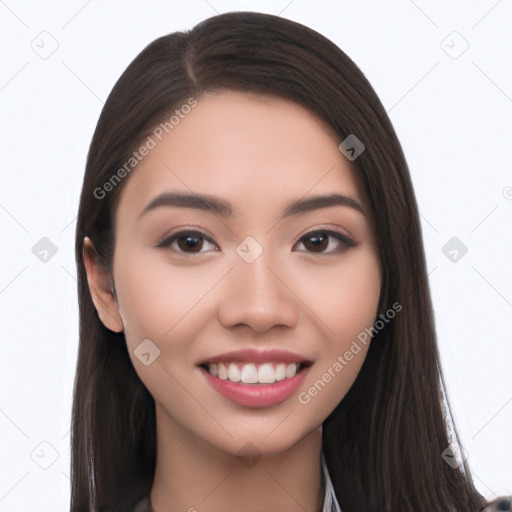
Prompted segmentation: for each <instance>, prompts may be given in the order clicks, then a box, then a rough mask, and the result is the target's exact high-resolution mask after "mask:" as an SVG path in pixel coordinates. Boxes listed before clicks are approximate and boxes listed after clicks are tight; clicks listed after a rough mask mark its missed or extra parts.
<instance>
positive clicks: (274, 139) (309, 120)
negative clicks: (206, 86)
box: [118, 91, 360, 217]
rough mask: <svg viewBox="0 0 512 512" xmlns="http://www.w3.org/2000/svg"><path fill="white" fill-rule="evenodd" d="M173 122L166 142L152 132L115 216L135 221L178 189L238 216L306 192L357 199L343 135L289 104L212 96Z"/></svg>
mask: <svg viewBox="0 0 512 512" xmlns="http://www.w3.org/2000/svg"><path fill="white" fill-rule="evenodd" d="M187 110H188V109H187ZM169 117H170V116H169ZM176 120H178V117H176V118H175V119H174V121H175V124H173V125H172V128H169V126H167V131H168V133H166V131H163V134H160V138H161V140H159V138H158V137H156V136H155V135H154V134H152V135H150V136H151V137H152V139H153V141H154V143H155V144H154V147H153V148H152V149H151V150H150V152H149V154H147V155H146V156H145V157H144V158H143V159H142V161H141V162H140V163H139V164H138V165H137V167H136V168H135V169H134V170H133V171H132V174H131V176H130V177H129V181H128V183H127V184H126V186H125V187H124V190H123V192H122V195H121V200H120V203H119V208H118V216H119V215H123V216H126V215H128V216H132V217H135V216H136V215H137V214H138V213H140V211H141V210H142V209H143V208H144V206H145V205H146V204H147V203H148V202H149V201H150V200H151V199H152V198H153V197H155V196H156V195H158V194H160V193H162V192H165V191H167V190H177V189H179V190H183V191H186V192H189V193H194V192H196V193H204V194H211V195H216V196H220V197H224V198H226V199H227V200H228V201H229V202H231V203H232V204H233V205H234V206H235V209H236V212H237V213H238V214H242V213H243V211H247V212H248V213H249V212H252V213H254V212H255V211H260V212H261V210H262V208H271V207H272V205H274V206H275V207H276V209H278V208H279V207H280V206H281V205H282V204H285V203H288V202H289V201H290V200H293V199H297V198H300V197H303V196H305V195H307V194H322V193H331V192H333V191H335V192H339V193H343V194H346V195H350V196H351V197H354V198H356V199H357V198H360V195H359V194H358V190H357V186H356V182H355V180H354V174H353V173H354V170H353V169H352V168H351V166H350V162H349V161H348V160H347V159H346V158H345V157H344V156H343V155H342V154H341V153H340V151H339V150H338V144H339V143H340V142H341V140H339V137H338V136H337V135H336V134H335V133H334V131H333V130H332V128H331V127H330V126H328V125H327V124H326V123H325V122H324V121H322V120H321V119H320V118H318V117H317V116H316V115H314V114H312V113H311V112H309V111H308V110H307V109H305V108H303V107H301V106H299V105H297V104H296V103H293V102H291V101H289V100H285V99H280V98H274V97H269V96H261V95H254V94H247V93H241V92H233V91H228V92H221V93H216V94H212V93H210V94H208V95H206V96H203V97H201V98H200V99H199V100H198V101H197V105H196V106H195V107H194V108H192V109H190V110H189V113H187V114H182V115H181V116H180V117H179V120H178V122H177V123H176ZM160 132H162V130H160ZM125 214H126V215H125Z"/></svg>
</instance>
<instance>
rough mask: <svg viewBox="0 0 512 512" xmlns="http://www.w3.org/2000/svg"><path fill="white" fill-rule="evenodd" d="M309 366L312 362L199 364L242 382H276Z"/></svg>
mask: <svg viewBox="0 0 512 512" xmlns="http://www.w3.org/2000/svg"><path fill="white" fill-rule="evenodd" d="M309 366H311V363H308V362H297V363H282V362H266V363H252V362H248V363H240V362H218V363H210V364H200V365H199V367H200V368H203V369H204V370H206V371H207V372H208V373H209V374H210V375H212V376H213V377H216V378H218V379H221V380H228V381H231V382H238V383H241V384H274V383H275V382H280V381H283V380H286V379H290V378H292V377H295V375H297V374H298V373H300V372H301V371H302V370H303V369H304V368H307V367H309Z"/></svg>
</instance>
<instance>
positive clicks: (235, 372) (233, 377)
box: [228, 363, 240, 382]
mask: <svg viewBox="0 0 512 512" xmlns="http://www.w3.org/2000/svg"><path fill="white" fill-rule="evenodd" d="M228 378H229V380H230V381H232V382H240V368H238V366H237V365H236V364H233V363H231V364H230V365H229V370H228Z"/></svg>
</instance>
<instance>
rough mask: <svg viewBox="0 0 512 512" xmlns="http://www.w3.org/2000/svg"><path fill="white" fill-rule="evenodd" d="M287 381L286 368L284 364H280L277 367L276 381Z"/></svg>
mask: <svg viewBox="0 0 512 512" xmlns="http://www.w3.org/2000/svg"><path fill="white" fill-rule="evenodd" d="M284 379H286V367H285V365H284V364H278V365H277V366H276V380H277V381H280V380H284Z"/></svg>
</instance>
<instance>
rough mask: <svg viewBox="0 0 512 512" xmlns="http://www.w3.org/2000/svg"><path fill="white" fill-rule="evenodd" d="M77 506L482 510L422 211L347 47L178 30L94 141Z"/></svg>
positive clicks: (209, 29) (86, 187)
mask: <svg viewBox="0 0 512 512" xmlns="http://www.w3.org/2000/svg"><path fill="white" fill-rule="evenodd" d="M76 258H77V265H78V276H79V279H78V282H79V303H80V346H79V356H78V364H77V373H76V382H75V391H74V393H75V394H74V404H73V419H72V471H71V481H72V493H71V510H72V512H81V511H86V510H97V511H114V510H115V511H133V510H135V511H137V512H142V511H151V510H153V511H154V512H171V511H172V512H174V511H176V510H189V511H193V510H197V511H199V512H209V511H214V510H215V511H218V510H222V511H223V512H231V511H235V510H237V511H240V510H244V511H246V512H255V511H260V510H266V511H269V510H280V511H292V510H306V511H308V512H309V511H311V512H316V511H318V510H324V511H328V512H332V511H339V510H342V511H343V512H351V511H358V512H359V511H363V510H365V511H372V512H377V511H379V512H380V511H412V510H414V511H429V512H431V511H472V512H477V511H481V510H482V509H483V508H484V507H485V506H486V505H488V503H487V502H486V500H484V498H483V497H482V496H481V495H480V494H479V493H478V492H477V490H476V489H475V487H474V485H473V482H472V479H471V473H470V471H469V467H468V465H467V462H466V461H465V460H464V457H461V458H458V457H457V453H458V452H460V451H461V450H460V445H459V441H458V436H457V433H456V430H455V428H449V426H450V425H451V413H450V409H449V405H448V400H447V399H446V397H445V395H444V381H443V376H442V372H441V369H440V364H439V355H438V351H437V346H436V337H435V330H434V321H433V313H432V305H431V299H430V294H429V288H428V279H427V272H426V266H425V257H424V251H423V246H422V239H421V229H420V222H419V215H418V209H417V205H416V200H415V196H414V192H413V187H412V184H411V180H410V176H409V171H408V168H407V164H406V162H405V158H404V155H403V153H402V150H401V147H400V144H399V142H398V140H397V137H396V135H395V132H394V130H393V128H392V126H391V123H390V121H389V119H388V117H387V115H386V112H385V110H384V108H383V107H382V105H381V103H380V101H379V99H378V98H377V96H376V94H375V92H374V91H373V89H372V88H371V86H370V84H369V83H368V81H367V80H366V78H365V77H364V75H363V74H362V73H361V71H360V70H359V69H358V68H357V67H356V65H355V64H354V63H353V62H352V61H351V60H350V59H349V58H348V57H347V56H346V55H345V54H344V53H343V52H342V51H341V50H340V49H339V48H338V47H336V46H335V45H334V44H333V43H332V42H330V41H329V40H327V39H326V38H324V37H323V36H321V35H320V34H318V33H316V32H314V31H313V30H311V29H309V28H306V27H304V26H302V25H300V24H297V23H294V22H292V21H288V20H285V19H282V18H279V17H277V16H271V15H266V14H260V13H250V12H236V13H228V14H223V15H219V16H215V17H213V18H210V19H208V20H205V21H203V22H202V23H200V24H199V25H197V26H196V27H195V28H194V29H193V30H191V31H188V32H177V33H173V34H170V35H168V36H165V37H161V38H159V39H157V40H156V41H154V42H153V43H151V44H150V45H149V46H148V47H147V48H146V49H144V50H143V51H142V52H141V54H140V55H139V56H137V57H136V59H135V60H134V61H133V62H132V63H131V64H130V65H129V66H128V68H127V69H126V71H125V72H124V73H123V75H122V76H121V78H120V79H119V81H118V82H117V84H116V85H115V87H114V89H113V90H112V92H111V94H110V96H109V98H108V100H107V102H106V104H105V107H104V109H103V111H102V114H101V117H100V120H99V122H98V126H97V128H96V131H95V133H94V137H93V140H92V143H91V147H90V151H89V155H88V160H87V167H86V172H85V177H84V183H83V189H82V195H81V200H80V207H79V214H78V222H77V231H76Z"/></svg>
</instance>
